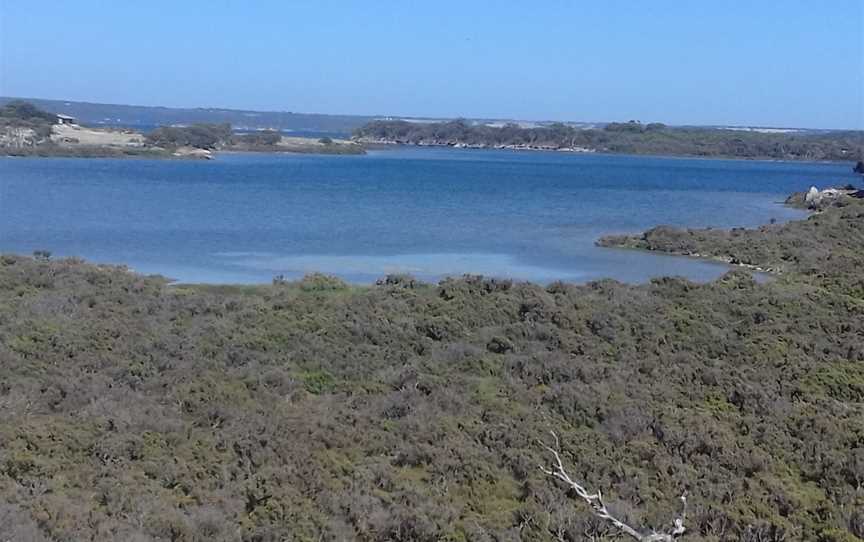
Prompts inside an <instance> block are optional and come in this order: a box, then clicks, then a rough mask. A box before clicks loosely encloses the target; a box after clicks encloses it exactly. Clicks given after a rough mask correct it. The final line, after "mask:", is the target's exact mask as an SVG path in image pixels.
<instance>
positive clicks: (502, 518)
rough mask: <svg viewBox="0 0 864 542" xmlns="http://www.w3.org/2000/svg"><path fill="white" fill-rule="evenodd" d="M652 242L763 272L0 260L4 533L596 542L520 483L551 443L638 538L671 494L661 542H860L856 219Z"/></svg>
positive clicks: (862, 242) (576, 511) (590, 519)
mask: <svg viewBox="0 0 864 542" xmlns="http://www.w3.org/2000/svg"><path fill="white" fill-rule="evenodd" d="M675 236H677V237H681V236H684V237H685V238H686V247H687V248H686V250H688V251H692V252H698V253H701V254H717V255H723V256H725V255H729V256H731V257H735V258H737V259H739V260H741V261H747V262H749V263H752V264H754V265H759V266H764V267H777V268H782V273H780V274H778V275H777V276H776V278H774V279H773V280H770V281H767V282H757V281H755V280H754V278H753V276H752V275H751V273H750V271H747V270H743V269H742V270H734V271H731V272H729V273H728V274H726V275H724V276H723V277H721V278H720V279H718V280H716V281H713V282H710V283H706V284H697V283H693V282H689V281H687V280H684V279H679V278H662V279H656V280H653V281H651V282H650V283H649V284H644V285H625V284H621V283H618V282H615V281H611V280H604V281H599V282H593V283H589V284H586V285H581V286H578V285H570V284H563V283H554V284H551V285H549V286H546V287H542V286H538V285H534V284H528V283H518V282H512V281H508V280H492V279H485V278H481V277H473V276H466V277H464V278H458V279H448V280H444V281H442V282H440V283H439V284H436V285H433V284H423V283H420V282H417V281H415V280H413V279H411V278H410V277H405V276H393V277H387V278H386V279H383V280H382V281H381V282H380V283H379V284H378V285H377V286H373V287H366V288H352V287H349V286H347V285H345V284H344V283H342V282H341V281H340V280H338V279H335V278H332V277H324V276H320V275H313V276H309V277H307V278H306V279H304V280H302V281H299V282H288V283H286V282H284V281H282V280H275V281H274V284H273V285H268V286H258V287H239V286H238V287H234V286H170V285H169V284H168V283H167V281H165V280H164V279H162V278H160V277H154V276H150V277H146V276H140V275H136V274H134V273H130V272H128V271H126V270H125V269H123V268H117V267H109V266H96V265H91V264H87V263H84V262H82V261H80V260H74V259H63V260H51V259H50V258H49V255H48V254H45V253H38V254H37V255H36V256H37V257H36V258H29V257H22V256H12V255H6V256H2V257H0V408H2V412H3V415H2V416H0V526H2V527H3V529H4V532H3V534H4V536H5V537H6V538H9V539H12V540H37V541H39V540H80V539H123V540H134V539H151V538H152V539H171V540H197V539H200V538H201V537H202V536H206V537H207V538H208V539H212V540H235V539H238V538H239V539H243V540H285V539H290V540H319V539H324V540H354V539H356V540H381V541H385V540H391V541H393V540H403V541H408V540H411V541H416V540H420V541H434V540H517V539H522V540H538V541H546V540H549V541H552V540H585V539H594V540H601V539H608V540H612V539H619V538H620V532H619V530H618V529H617V528H616V527H615V526H613V525H612V524H610V523H608V522H604V521H601V520H599V519H598V518H597V517H595V516H594V515H592V512H591V509H590V508H589V507H588V506H586V504H585V503H584V502H583V501H582V500H580V499H578V498H577V499H571V498H568V493H567V492H566V488H565V487H564V486H563V485H558V484H556V481H555V480H554V479H553V478H550V477H549V476H547V475H546V474H544V472H543V471H541V470H540V469H539V468H538V465H543V466H544V467H547V468H549V469H550V470H551V469H553V468H555V467H554V460H553V458H552V456H551V455H550V452H549V450H547V449H545V448H544V447H543V446H542V445H541V442H542V443H545V444H547V445H552V446H554V441H553V440H552V438H551V437H550V435H549V431H550V430H554V431H555V433H556V434H557V436H558V437H559V439H560V453H561V457H562V459H563V462H564V463H565V465H566V468H567V469H568V470H569V472H570V473H571V474H573V475H574V476H575V477H576V478H577V479H578V481H579V482H581V483H582V484H584V485H585V487H586V488H588V490H589V491H592V492H593V491H600V492H602V495H603V497H604V499H605V504H606V505H607V506H608V510H609V511H610V513H613V514H615V515H617V516H618V517H622V518H625V519H626V523H627V524H628V525H636V526H638V527H637V528H638V529H646V530H647V529H649V528H651V527H653V528H655V529H657V530H667V531H668V530H669V529H670V528H671V524H670V523H669V519H670V518H672V517H677V515H678V513H679V507H680V501H679V500H678V497H679V496H680V495H682V494H684V493H686V494H687V503H688V505H689V506H688V509H687V514H686V516H685V517H684V522H683V527H684V528H685V530H684V535H683V537H682V538H681V539H682V540H694V541H731V540H750V541H756V540H760V541H766V540H767V541H790V540H821V541H837V542H840V541H843V542H851V541H854V540H860V539H861V538H862V537H864V494H862V488H864V273H862V272H861V269H862V268H864V250H861V247H862V246H864V201H862V200H860V199H857V198H853V197H849V196H844V197H842V198H839V199H838V200H837V202H836V204H833V203H832V205H829V206H827V207H825V208H824V209H823V210H821V211H820V212H817V213H815V214H813V215H812V216H810V217H809V218H808V219H806V220H801V221H797V222H790V223H787V224H784V225H771V226H767V227H765V228H761V229H759V230H735V232H729V233H723V234H722V235H720V234H718V237H717V238H715V237H714V236H713V235H707V234H706V235H701V234H700V235H690V234H686V233H676V234H672V233H670V234H669V235H668V237H669V238H670V241H668V242H665V241H664V242H663V243H662V244H652V245H651V246H650V247H649V246H646V248H654V249H661V250H672V251H674V252H678V251H679V250H678V248H677V247H679V246H680V244H681V243H682V242H683V241H681V240H677V237H675ZM653 237H654V236H652V235H648V238H649V240H650V239H653ZM673 237H674V238H673ZM646 242H648V241H646ZM652 243H653V241H652ZM640 246H641V244H640ZM664 247H669V248H664ZM646 315H650V317H647V316H646Z"/></svg>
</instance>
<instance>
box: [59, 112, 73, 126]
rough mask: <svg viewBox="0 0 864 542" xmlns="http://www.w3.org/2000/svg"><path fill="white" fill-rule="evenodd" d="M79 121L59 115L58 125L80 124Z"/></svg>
mask: <svg viewBox="0 0 864 542" xmlns="http://www.w3.org/2000/svg"><path fill="white" fill-rule="evenodd" d="M77 121H78V119H76V118H75V117H70V116H69V115H61V114H59V113H58V114H57V124H78V122H77Z"/></svg>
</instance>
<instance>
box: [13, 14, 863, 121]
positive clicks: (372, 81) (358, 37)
mask: <svg viewBox="0 0 864 542" xmlns="http://www.w3.org/2000/svg"><path fill="white" fill-rule="evenodd" d="M862 33H864V0H750V1H744V0H741V1H732V0H725V1H724V0H710V1H708V0H706V1H701V0H652V1H640V0H632V1H624V0H604V1H602V2H601V1H597V0H591V1H577V0H571V1H565V0H543V1H536V2H528V1H525V0H497V1H480V0H475V1H470V0H459V1H451V0H434V1H411V0H392V1H391V0H365V1H363V2H359V1H357V2H349V1H336V0H329V1H328V0H314V1H312V0H309V1H299V0H298V1H289V0H281V1H280V0H258V1H256V0H247V1H239V0H238V1H228V0H207V1H204V0H200V1H194V0H183V1H170V2H169V1H134V2H133V1H128V2H127V1H125V0H111V1H97V0H56V1H45V0H0V95H6V96H28V97H39V98H56V99H69V100H86V101H95V102H108V103H128V104H140V105H164V106H202V107H230V108H244V109H267V110H285V111H299V112H318V113H351V114H376V115H377V114H390V115H414V116H443V117H455V116H464V117H495V118H518V119H535V120H544V119H555V120H574V121H578V120H584V121H611V120H629V119H639V120H642V121H645V122H649V121H662V122H667V123H671V124H750V125H768V126H796V127H814V128H859V129H860V128H864V97H862V95H864V34H862Z"/></svg>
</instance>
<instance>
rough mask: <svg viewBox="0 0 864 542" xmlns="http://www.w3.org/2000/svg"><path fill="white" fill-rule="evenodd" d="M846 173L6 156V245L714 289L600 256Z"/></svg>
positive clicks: (685, 165) (395, 154) (516, 156)
mask: <svg viewBox="0 0 864 542" xmlns="http://www.w3.org/2000/svg"><path fill="white" fill-rule="evenodd" d="M854 181H855V178H854V175H853V174H852V173H851V170H850V167H849V166H848V165H847V164H814V163H787V162H745V161H727V160H697V159H677V158H657V157H633V156H608V155H572V154H563V153H543V152H512V151H476V150H454V149H426V148H406V149H399V150H387V151H376V152H372V153H370V154H369V155H366V156H303V155H273V154H231V155H220V156H219V157H218V158H217V159H216V160H214V161H209V162H198V161H160V160H122V159H62V158H52V159H30V158H0V252H15V253H23V254H30V253H32V252H33V251H34V250H40V249H44V250H50V251H52V252H53V253H54V254H55V255H57V256H64V255H77V256H82V257H84V258H87V259H89V260H93V261H97V262H106V263H124V264H127V265H129V266H130V267H132V268H133V269H135V270H137V271H139V272H144V273H159V274H163V275H165V276H168V277H172V278H175V279H177V280H180V281H184V282H242V283H256V282H270V280H271V279H272V277H273V276H274V275H278V274H284V275H286V276H288V277H299V276H301V275H303V274H305V273H307V272H311V271H321V272H325V273H332V274H335V275H339V276H341V277H343V278H345V279H347V280H349V281H352V282H358V283H368V282H373V281H375V280H376V279H378V278H380V277H382V276H384V275H385V274H387V273H394V272H407V273H412V274H414V275H415V276H417V277H419V278H423V279H426V280H436V279H440V278H442V277H444V276H447V275H459V274H462V273H479V274H484V275H490V276H501V277H511V278H515V279H526V280H532V281H538V282H550V281H553V280H558V279H563V280H567V281H575V282H583V281H587V280H593V279H598V278H603V277H611V278H615V279H619V280H623V281H628V282H641V281H645V280H647V279H649V278H651V277H654V276H660V275H681V276H686V277H689V278H691V279H694V280H710V279H713V278H715V277H716V276H718V275H719V274H721V273H723V272H724V271H725V270H726V269H727V268H726V266H723V265H719V264H714V263H709V262H703V261H696V260H691V259H687V258H678V257H670V256H661V255H652V254H643V253H638V252H633V251H625V250H613V249H602V248H597V247H595V246H594V244H593V243H594V241H595V240H596V239H597V238H598V237H599V236H601V235H604V234H608V233H623V232H640V231H642V230H645V229H647V228H650V227H652V226H655V225H658V224H671V225H677V226H714V227H720V228H727V227H732V226H756V225H759V224H763V223H766V222H768V221H769V220H770V219H772V218H774V219H776V220H778V221H785V220H790V219H794V218H798V217H801V216H802V215H803V213H801V212H800V211H795V210H792V209H788V208H786V207H784V206H782V205H780V204H778V202H781V201H782V200H783V199H784V198H785V196H786V195H787V194H788V193H789V192H792V191H795V190H803V189H806V188H808V187H809V186H810V185H813V184H815V185H817V186H820V187H821V186H827V185H833V184H838V183H846V182H854Z"/></svg>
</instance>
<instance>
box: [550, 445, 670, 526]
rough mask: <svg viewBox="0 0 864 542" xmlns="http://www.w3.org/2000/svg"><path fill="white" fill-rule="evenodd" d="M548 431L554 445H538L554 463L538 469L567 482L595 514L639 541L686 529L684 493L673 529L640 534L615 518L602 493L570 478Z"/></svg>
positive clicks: (557, 446) (558, 447) (558, 446)
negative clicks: (679, 514) (549, 455)
mask: <svg viewBox="0 0 864 542" xmlns="http://www.w3.org/2000/svg"><path fill="white" fill-rule="evenodd" d="M550 433H552V438H553V439H554V440H555V447H554V448H552V447H550V446H548V445H546V444H544V443H543V442H542V441H541V442H540V445H541V446H542V447H543V448H545V449H546V450H547V451H548V452H549V453H551V454H552V457H554V458H555V464H554V465H553V466H552V467H551V468H549V467H544V466H543V465H540V470H541V471H542V472H543V473H544V474H546V475H547V476H551V477H553V478H557V479H558V480H561V481H562V482H564V483H565V484H567V486H569V487H570V488H571V489H572V490H573V491H575V492H576V494H577V495H579V497H581V498H582V500H584V501H585V502H587V503H588V505H589V506H590V507H591V511H592V512H593V513H594V515H595V516H597V517H598V518H600V519H603V520H605V521H608V522H610V523H612V525H614V526H615V527H617V528H618V529H620V530H621V531H622V532H624V533H625V534H627V535H629V536H630V537H632V538H633V539H635V540H638V541H639V542H672V541H673V540H675V539H676V538H678V537H680V536H681V535H683V534H684V531H685V530H686V528H685V527H684V522H685V520H686V518H687V496H686V494H685V495H682V496H681V502H682V505H683V506H682V510H681V516H680V517H677V518H675V520H674V521H673V529H672V530H671V531H670V532H668V533H658V532H652V533H650V534H642V533H640V532H639V531H637V530H636V529H634V528H633V527H631V526H629V525H627V524H626V523H624V522H623V521H621V520H620V519H618V518H616V517H615V516H613V515H612V514H611V513H610V512H609V509H608V508H606V503H604V502H603V494H602V493H600V492H599V491H598V492H597V493H594V494H592V493H590V492H588V490H587V489H585V488H584V487H583V486H582V485H581V484H579V482H576V481H574V480H573V479H572V478H570V475H569V474H568V473H567V470H566V469H565V468H564V463H563V462H562V461H561V454H560V453H559V452H558V450H559V449H560V443H559V441H558V435H556V434H555V432H554V431H550Z"/></svg>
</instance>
